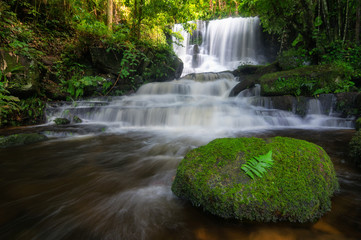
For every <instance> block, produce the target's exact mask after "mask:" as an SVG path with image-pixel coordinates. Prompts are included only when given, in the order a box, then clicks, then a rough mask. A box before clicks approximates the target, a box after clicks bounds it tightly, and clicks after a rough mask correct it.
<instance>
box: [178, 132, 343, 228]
mask: <svg viewBox="0 0 361 240" xmlns="http://www.w3.org/2000/svg"><path fill="white" fill-rule="evenodd" d="M270 150H272V151H273V156H272V159H273V161H274V165H273V166H272V168H271V169H269V170H268V171H267V172H266V174H265V175H264V176H263V177H262V178H260V177H257V178H255V179H254V180H252V179H251V178H250V177H248V176H247V175H246V174H245V172H244V171H243V170H242V169H241V166H242V164H244V163H246V161H247V160H248V159H251V158H253V157H257V156H260V155H264V154H266V153H267V152H268V151H270ZM338 187H339V185H338V181H337V178H336V175H335V170H334V168H333V164H332V162H331V160H330V158H329V156H328V155H327V154H326V152H325V151H324V150H323V149H322V148H321V147H320V146H317V145H315V144H313V143H309V142H306V141H303V140H297V139H292V138H284V137H275V138H271V139H268V140H263V139H260V138H228V139H227V138H226V139H216V140H214V141H212V142H210V143H209V144H207V145H205V146H202V147H199V148H197V149H194V150H192V151H190V152H189V153H188V154H187V155H186V156H185V157H184V159H183V160H182V161H181V163H180V164H179V166H178V169H177V174H176V177H175V180H174V182H173V185H172V191H173V192H174V193H175V195H177V196H178V197H180V198H183V199H188V200H190V201H191V202H192V204H193V205H195V206H201V207H202V208H203V209H204V210H206V211H208V212H210V213H212V214H215V215H217V216H220V217H224V218H236V219H240V220H245V219H248V220H256V221H278V220H282V221H283V220H286V221H291V222H306V221H314V220H316V219H318V218H319V217H321V216H322V215H323V214H324V213H325V212H326V211H329V210H330V207H331V200H330V197H331V196H332V195H333V193H334V192H335V191H336V190H337V189H338Z"/></svg>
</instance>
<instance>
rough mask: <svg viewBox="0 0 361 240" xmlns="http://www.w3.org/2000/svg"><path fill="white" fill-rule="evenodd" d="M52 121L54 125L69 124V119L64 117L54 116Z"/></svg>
mask: <svg viewBox="0 0 361 240" xmlns="http://www.w3.org/2000/svg"><path fill="white" fill-rule="evenodd" d="M54 122H55V124H56V125H65V124H69V123H70V120H69V119H66V118H56V119H54Z"/></svg>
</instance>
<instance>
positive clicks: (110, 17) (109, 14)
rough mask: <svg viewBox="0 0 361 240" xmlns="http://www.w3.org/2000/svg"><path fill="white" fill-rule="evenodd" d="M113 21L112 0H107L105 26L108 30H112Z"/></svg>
mask: <svg viewBox="0 0 361 240" xmlns="http://www.w3.org/2000/svg"><path fill="white" fill-rule="evenodd" d="M112 23H113V0H108V5H107V26H108V28H109V30H112Z"/></svg>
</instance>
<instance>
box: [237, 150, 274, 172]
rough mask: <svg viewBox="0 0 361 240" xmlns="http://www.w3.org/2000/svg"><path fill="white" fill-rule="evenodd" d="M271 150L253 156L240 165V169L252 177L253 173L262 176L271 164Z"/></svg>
mask: <svg viewBox="0 0 361 240" xmlns="http://www.w3.org/2000/svg"><path fill="white" fill-rule="evenodd" d="M273 163H274V162H273V159H272V150H271V151H269V152H268V153H266V154H265V155H260V156H258V157H253V158H251V159H249V160H247V162H246V163H245V164H243V165H242V166H241V169H242V170H243V171H244V172H245V173H246V174H247V175H248V176H249V177H250V178H252V179H254V177H255V175H257V176H258V177H260V178H262V177H263V175H264V174H265V173H266V172H267V170H268V169H269V168H271V167H272V166H273Z"/></svg>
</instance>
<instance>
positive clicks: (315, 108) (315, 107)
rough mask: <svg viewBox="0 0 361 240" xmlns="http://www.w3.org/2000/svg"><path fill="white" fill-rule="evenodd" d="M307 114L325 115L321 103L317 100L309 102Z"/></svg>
mask: <svg viewBox="0 0 361 240" xmlns="http://www.w3.org/2000/svg"><path fill="white" fill-rule="evenodd" d="M307 105H308V107H307V114H308V115H321V114H323V112H324V111H323V110H322V105H321V101H320V100H319V99H317V98H314V99H310V100H308V104H307Z"/></svg>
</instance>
